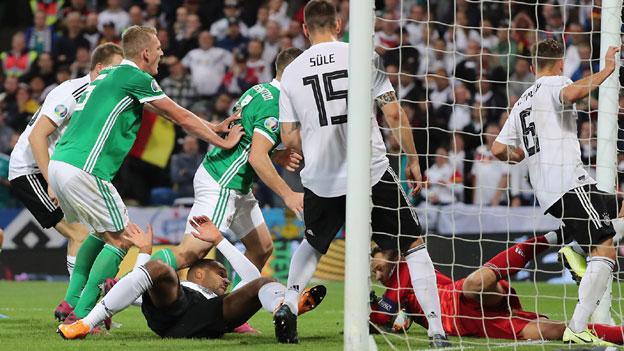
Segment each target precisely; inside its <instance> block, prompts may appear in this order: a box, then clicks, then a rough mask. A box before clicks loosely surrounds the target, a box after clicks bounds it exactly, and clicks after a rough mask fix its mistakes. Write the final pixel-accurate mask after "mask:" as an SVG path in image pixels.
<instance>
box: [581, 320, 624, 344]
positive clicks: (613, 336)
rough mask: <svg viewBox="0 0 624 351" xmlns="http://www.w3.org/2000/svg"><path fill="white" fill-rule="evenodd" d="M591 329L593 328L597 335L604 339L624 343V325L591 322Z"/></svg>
mask: <svg viewBox="0 0 624 351" xmlns="http://www.w3.org/2000/svg"><path fill="white" fill-rule="evenodd" d="M588 327H589V329H591V330H593V331H594V333H596V335H597V336H598V337H599V338H601V339H602V340H604V341H608V342H612V343H614V344H618V345H622V344H624V326H621V325H606V324H589V325H588Z"/></svg>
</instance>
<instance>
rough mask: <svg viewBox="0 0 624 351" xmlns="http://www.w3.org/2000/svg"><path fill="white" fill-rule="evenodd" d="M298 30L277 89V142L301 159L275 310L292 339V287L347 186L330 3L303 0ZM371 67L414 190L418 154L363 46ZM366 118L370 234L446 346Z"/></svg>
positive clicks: (414, 224)
mask: <svg viewBox="0 0 624 351" xmlns="http://www.w3.org/2000/svg"><path fill="white" fill-rule="evenodd" d="M304 18H305V24H304V27H303V28H304V32H305V34H306V35H307V36H308V38H309V39H310V42H311V43H312V46H311V47H310V48H309V49H308V50H306V51H305V52H304V53H303V54H301V55H300V56H299V57H297V59H295V60H294V61H293V62H291V64H290V65H289V66H288V67H287V68H286V70H285V71H284V74H283V76H282V85H281V87H282V91H281V94H280V113H279V115H280V122H281V136H282V141H283V143H284V144H285V145H286V146H288V147H291V148H294V149H298V150H301V151H302V152H303V156H304V159H305V166H304V168H303V171H302V172H301V179H302V183H303V185H304V188H305V190H304V206H303V211H304V222H305V225H306V229H305V239H304V240H303V241H302V243H301V245H300V246H299V247H298V248H297V251H296V252H295V253H294V255H293V257H292V260H291V263H290V271H289V274H288V291H287V293H286V296H285V299H284V304H283V305H282V306H281V307H280V309H279V310H278V311H277V312H276V313H275V316H274V321H275V333H276V336H277V339H278V341H279V342H283V343H296V342H298V336H297V326H296V317H295V316H296V315H297V301H298V300H299V294H300V293H301V292H302V291H303V290H304V289H305V287H306V284H308V282H309V281H310V279H311V278H312V274H313V273H314V271H315V270H316V266H317V264H318V262H319V259H320V257H321V256H322V255H323V254H325V253H326V252H327V250H328V248H329V245H330V243H331V241H332V239H333V238H334V237H335V235H336V233H337V232H338V231H339V230H340V228H341V227H342V226H343V225H344V223H345V199H346V192H347V181H346V180H347V90H348V86H349V79H348V76H349V72H348V62H349V45H348V44H346V43H342V42H338V41H337V40H336V38H337V34H338V32H339V28H341V27H340V22H339V20H338V19H337V17H336V9H335V6H334V4H333V3H332V2H330V1H325V0H313V1H310V2H309V3H308V4H307V5H306V7H305V10H304ZM370 59H374V60H375V64H376V66H377V70H376V73H375V76H374V78H373V86H372V93H373V96H374V97H375V99H376V101H377V105H378V106H379V108H380V109H381V110H382V112H383V114H384V117H385V119H386V122H387V123H388V125H389V127H390V128H391V129H392V131H393V133H395V137H396V139H397V140H399V141H400V143H401V147H402V149H403V151H404V152H405V153H407V154H408V164H407V167H406V176H407V179H408V181H410V185H411V187H412V190H413V192H414V193H416V192H417V191H418V190H419V189H420V184H419V182H420V181H421V174H420V167H419V163H418V156H417V154H416V148H415V146H414V139H413V136H412V131H411V130H410V129H409V128H403V127H402V126H409V122H408V120H407V116H406V115H405V112H404V111H403V110H402V108H401V106H400V105H399V102H398V101H397V98H396V94H395V92H394V89H393V88H392V85H391V84H390V82H389V80H388V78H387V77H386V76H385V74H384V72H383V66H382V64H381V62H380V59H379V58H378V57H377V56H375V57H374V58H373V53H372V52H371V55H370ZM370 118H372V140H371V145H372V159H371V174H370V177H371V183H372V185H373V186H372V201H373V204H374V207H373V210H372V213H371V217H372V228H373V236H372V237H373V240H374V241H375V242H376V243H377V245H378V246H379V247H381V248H382V249H383V250H396V249H400V250H401V252H402V253H403V254H404V256H405V257H406V261H407V264H408V266H409V270H410V274H411V277H412V283H413V286H414V292H415V295H416V297H417V298H418V301H419V303H420V304H421V306H424V307H423V310H424V311H425V316H426V317H427V321H428V324H429V337H430V339H431V344H432V346H435V347H437V346H449V345H450V344H449V342H448V341H447V339H446V335H445V333H444V329H443V328H442V323H441V321H440V301H439V298H438V296H437V294H430V293H428V292H429V291H435V289H436V277H435V271H434V269H433V265H432V262H431V258H430V257H429V254H428V252H427V249H426V246H425V244H424V241H423V240H422V238H421V237H420V236H421V234H422V233H421V228H420V223H419V222H418V218H417V217H416V214H415V212H414V211H413V209H411V208H410V205H409V203H408V200H407V195H406V194H405V193H404V192H403V188H402V187H401V186H400V185H399V184H398V182H399V177H398V176H397V174H396V173H395V172H394V170H393V169H392V168H390V167H389V165H388V159H387V158H386V149H385V145H384V143H383V140H382V137H381V133H380V131H379V126H378V125H377V122H376V120H375V119H374V117H373V116H370Z"/></svg>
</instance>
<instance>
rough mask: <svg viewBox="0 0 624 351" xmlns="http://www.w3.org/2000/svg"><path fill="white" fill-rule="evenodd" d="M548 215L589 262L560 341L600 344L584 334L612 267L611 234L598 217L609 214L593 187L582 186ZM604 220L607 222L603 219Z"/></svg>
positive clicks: (610, 276)
mask: <svg viewBox="0 0 624 351" xmlns="http://www.w3.org/2000/svg"><path fill="white" fill-rule="evenodd" d="M549 213H551V214H553V215H555V217H557V218H561V219H562V220H563V222H564V224H565V227H564V233H565V234H566V235H569V234H571V235H572V236H573V237H574V238H575V239H576V241H577V242H578V243H579V245H580V246H581V247H583V248H584V249H585V250H588V249H589V252H590V259H589V262H588V264H587V270H586V272H585V275H584V276H583V278H582V279H581V282H580V284H579V300H578V303H577V305H576V308H575V309H574V313H573V315H572V318H571V320H570V323H569V324H568V329H566V331H565V333H564V338H563V340H564V341H566V342H576V343H600V340H598V339H597V338H596V337H595V336H594V335H592V334H591V333H590V332H588V331H587V323H588V320H589V317H590V316H591V314H592V313H593V312H594V310H595V309H596V306H597V304H598V300H599V299H600V298H601V297H602V296H603V295H604V293H605V291H606V287H607V282H608V280H609V279H612V274H613V269H614V267H615V247H614V245H613V239H612V238H613V236H614V235H615V231H614V229H613V226H612V225H611V224H610V223H609V221H607V220H603V218H602V217H600V215H599V214H605V215H607V214H608V213H609V211H608V209H607V208H606V205H605V200H604V198H603V197H602V196H601V195H600V194H599V193H597V190H596V187H595V186H583V187H578V188H575V189H573V190H572V191H570V192H568V193H566V194H565V195H564V196H563V197H562V198H561V200H560V201H558V202H557V203H555V204H554V205H553V206H552V207H551V208H550V209H549ZM607 219H608V218H607Z"/></svg>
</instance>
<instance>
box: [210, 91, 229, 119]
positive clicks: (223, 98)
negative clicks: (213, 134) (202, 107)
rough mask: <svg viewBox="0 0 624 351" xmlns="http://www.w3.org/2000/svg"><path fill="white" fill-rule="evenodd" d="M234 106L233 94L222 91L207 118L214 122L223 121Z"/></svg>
mask: <svg viewBox="0 0 624 351" xmlns="http://www.w3.org/2000/svg"><path fill="white" fill-rule="evenodd" d="M231 107H232V96H230V95H229V94H226V93H221V94H219V96H217V98H216V99H215V101H214V103H213V104H212V106H211V107H210V110H209V111H208V114H207V116H206V117H207V119H208V121H209V122H212V123H221V122H223V120H225V119H226V118H227V117H228V116H229V115H230V111H231Z"/></svg>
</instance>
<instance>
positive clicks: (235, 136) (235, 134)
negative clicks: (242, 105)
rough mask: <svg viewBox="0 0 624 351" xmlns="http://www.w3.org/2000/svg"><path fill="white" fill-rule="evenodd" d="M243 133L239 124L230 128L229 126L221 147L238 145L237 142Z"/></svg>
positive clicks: (226, 148)
mask: <svg viewBox="0 0 624 351" xmlns="http://www.w3.org/2000/svg"><path fill="white" fill-rule="evenodd" d="M243 135H245V130H244V129H243V126H241V125H240V124H237V125H235V126H233V127H232V128H230V130H229V133H228V135H227V137H225V141H224V142H223V145H221V148H222V149H225V150H229V149H231V148H233V147H235V146H236V145H238V142H239V141H240V140H241V138H242V137H243Z"/></svg>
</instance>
